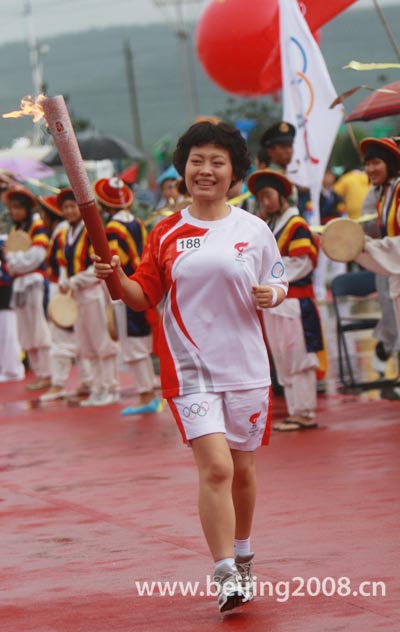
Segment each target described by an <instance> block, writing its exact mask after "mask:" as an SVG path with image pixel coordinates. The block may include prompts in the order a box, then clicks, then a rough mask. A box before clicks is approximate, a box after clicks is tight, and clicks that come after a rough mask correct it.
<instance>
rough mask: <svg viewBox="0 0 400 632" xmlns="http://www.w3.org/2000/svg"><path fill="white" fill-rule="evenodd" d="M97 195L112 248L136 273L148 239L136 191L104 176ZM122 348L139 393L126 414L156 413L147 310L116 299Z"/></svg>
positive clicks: (96, 186)
mask: <svg viewBox="0 0 400 632" xmlns="http://www.w3.org/2000/svg"><path fill="white" fill-rule="evenodd" d="M93 188H94V193H95V196H96V199H97V201H98V203H99V205H100V207H101V208H102V210H103V211H104V213H105V214H106V215H107V217H108V221H107V224H106V235H107V239H108V242H109V245H110V251H111V253H112V254H113V255H114V254H115V255H118V256H119V259H120V261H121V264H122V267H123V270H124V272H125V274H127V276H131V275H132V274H134V272H135V270H136V268H137V266H138V264H139V262H140V259H141V256H142V252H143V248H144V245H145V243H146V240H147V232H146V229H145V227H144V224H143V222H142V221H141V220H140V219H137V218H135V216H134V215H133V214H132V212H131V207H132V205H133V201H134V195H133V192H132V191H131V189H129V188H128V187H127V186H126V184H124V182H123V181H122V180H120V179H119V178H117V177H113V178H100V179H99V180H97V181H96V182H95V183H94V185H93ZM113 308H114V312H115V317H116V321H117V330H118V338H119V342H120V350H121V351H120V352H121V356H122V360H123V362H124V363H125V364H126V365H127V366H128V367H129V369H130V371H131V375H132V377H133V382H134V385H135V387H136V390H137V393H138V395H139V401H138V403H137V405H135V406H128V407H127V408H124V409H123V410H122V411H121V414H122V415H139V414H144V413H154V412H156V411H157V410H158V408H159V404H160V402H159V401H158V399H157V397H156V395H155V392H154V382H155V374H154V368H153V362H152V359H151V351H152V335H151V327H150V325H149V322H148V320H147V317H146V312H145V311H143V312H134V311H133V310H132V309H130V308H129V307H127V306H126V305H124V303H123V302H122V301H114V303H113Z"/></svg>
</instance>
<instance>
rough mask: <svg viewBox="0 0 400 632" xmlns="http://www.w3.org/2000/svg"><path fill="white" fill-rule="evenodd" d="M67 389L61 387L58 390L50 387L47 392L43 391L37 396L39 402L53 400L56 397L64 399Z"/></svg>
mask: <svg viewBox="0 0 400 632" xmlns="http://www.w3.org/2000/svg"><path fill="white" fill-rule="evenodd" d="M66 395H67V391H65V390H64V389H61V390H60V391H58V390H57V391H52V390H51V389H50V390H49V391H47V393H43V395H41V396H40V397H39V401H40V402H55V401H56V400H57V399H64V397H66Z"/></svg>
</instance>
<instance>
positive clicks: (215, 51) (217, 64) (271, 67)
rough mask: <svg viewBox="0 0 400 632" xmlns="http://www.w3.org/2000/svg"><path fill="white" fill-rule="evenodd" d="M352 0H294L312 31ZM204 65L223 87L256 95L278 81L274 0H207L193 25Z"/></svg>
mask: <svg viewBox="0 0 400 632" xmlns="http://www.w3.org/2000/svg"><path fill="white" fill-rule="evenodd" d="M354 1H355V0H330V2H321V0H304V1H302V2H299V4H300V6H302V9H303V13H304V14H305V17H306V20H307V22H308V24H309V26H310V29H311V31H316V30H317V29H318V28H319V27H321V26H322V25H323V24H325V22H327V21H328V20H330V19H331V18H333V17H334V16H335V15H336V14H337V13H339V12H340V11H342V10H343V9H345V8H346V7H347V6H349V5H350V4H352V3H353V2H354ZM196 48H197V53H198V56H199V59H200V62H201V63H202V65H203V68H204V70H205V71H206V73H207V74H208V75H209V77H210V78H211V79H212V81H214V83H216V84H217V85H218V86H220V87H221V88H222V89H223V90H226V91H227V92H230V93H232V94H236V95H239V96H261V95H263V94H268V93H269V92H275V91H276V90H278V89H279V88H280V87H281V83H282V80H281V66H280V50H279V5H278V0H250V1H249V2H245V1H244V0H212V1H211V2H210V4H209V5H208V6H207V8H206V9H205V11H204V12H203V15H202V17H201V18H200V21H199V23H198V25H197V29H196Z"/></svg>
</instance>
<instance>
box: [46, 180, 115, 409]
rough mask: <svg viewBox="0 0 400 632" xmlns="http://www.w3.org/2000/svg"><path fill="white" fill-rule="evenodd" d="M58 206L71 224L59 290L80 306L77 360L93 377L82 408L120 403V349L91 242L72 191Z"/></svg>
mask: <svg viewBox="0 0 400 632" xmlns="http://www.w3.org/2000/svg"><path fill="white" fill-rule="evenodd" d="M57 205H58V206H59V207H60V209H61V210H62V212H63V214H64V217H65V219H66V220H67V221H68V225H69V226H68V229H67V233H66V238H65V245H64V251H63V255H62V259H61V263H62V268H61V270H60V280H59V289H60V291H61V292H64V293H66V292H71V296H72V298H74V299H75V300H76V302H77V304H78V316H77V319H76V322H75V325H74V329H75V335H76V344H77V350H78V357H79V359H80V360H85V359H86V360H89V362H90V366H91V373H92V376H93V380H92V385H91V390H90V395H89V397H88V399H85V400H83V401H81V402H80V405H81V406H84V407H86V406H105V405H108V404H112V403H114V402H117V401H119V382H118V375H117V353H118V347H117V344H116V342H115V341H113V340H112V339H111V337H110V334H109V332H108V329H107V320H106V305H107V300H108V296H107V297H106V290H105V288H104V287H103V284H102V283H100V282H99V280H98V279H97V278H96V276H95V275H94V272H93V265H92V261H91V259H90V253H91V248H92V246H91V242H90V239H89V235H88V233H87V230H86V228H85V225H84V222H83V220H82V216H81V212H80V209H79V206H78V204H77V202H76V199H75V196H74V193H73V191H72V189H69V188H66V189H62V190H61V191H60V192H59V193H58V195H57Z"/></svg>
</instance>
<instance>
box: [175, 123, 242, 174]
mask: <svg viewBox="0 0 400 632" xmlns="http://www.w3.org/2000/svg"><path fill="white" fill-rule="evenodd" d="M208 144H212V145H216V146H217V147H222V148H223V149H226V150H227V151H228V152H229V155H230V158H231V163H232V170H233V175H234V178H235V181H236V180H241V179H242V178H244V177H245V175H246V173H247V171H248V170H249V168H250V165H251V161H250V156H249V154H248V152H247V145H246V141H245V140H244V138H243V136H242V135H241V133H240V132H239V130H238V129H236V127H233V125H229V124H228V123H217V124H215V123H211V122H210V121H201V122H199V123H194V124H193V125H191V127H189V129H188V130H187V131H186V132H185V133H184V134H182V136H181V137H180V139H179V140H178V143H177V146H176V149H175V152H174V155H173V159H172V161H173V164H174V166H175V168H176V170H177V171H178V173H179V174H180V175H181V176H183V177H184V175H185V167H186V163H187V160H188V157H189V153H190V150H191V149H192V147H201V146H202V145H208Z"/></svg>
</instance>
